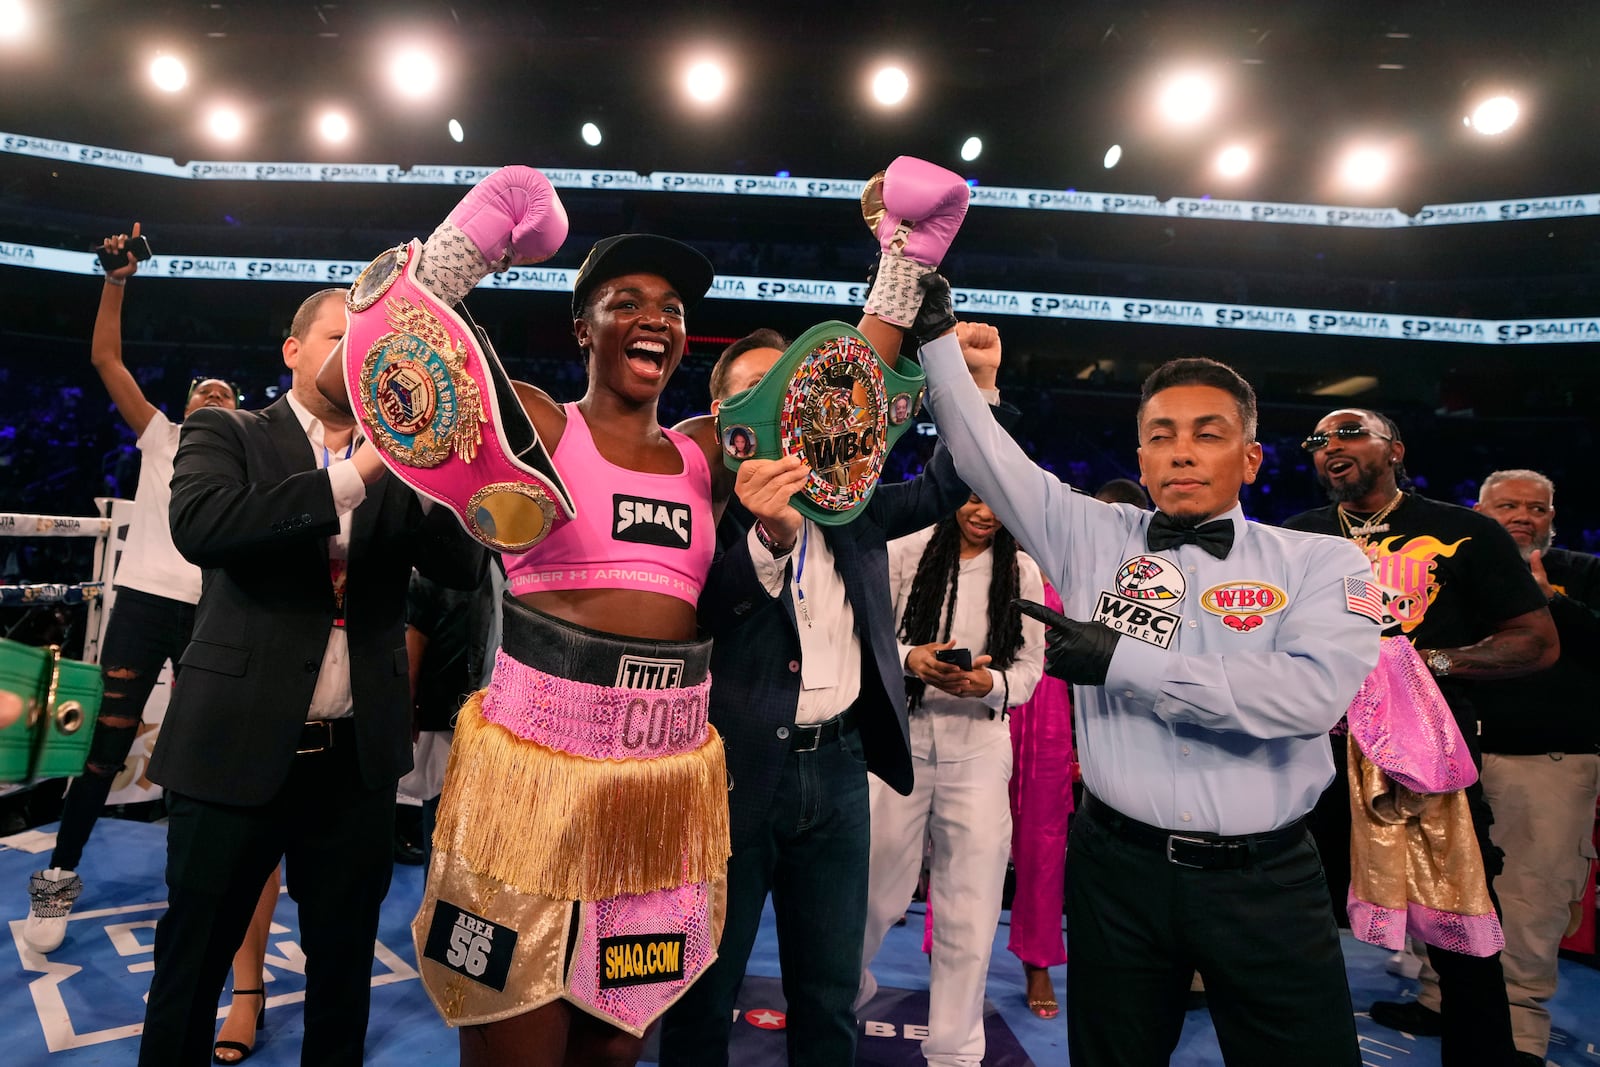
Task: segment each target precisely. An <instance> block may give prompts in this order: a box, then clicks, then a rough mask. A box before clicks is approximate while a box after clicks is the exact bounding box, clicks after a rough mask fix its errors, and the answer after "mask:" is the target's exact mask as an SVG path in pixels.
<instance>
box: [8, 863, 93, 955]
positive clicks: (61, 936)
mask: <svg viewBox="0 0 1600 1067" xmlns="http://www.w3.org/2000/svg"><path fill="white" fill-rule="evenodd" d="M82 892H83V879H82V878H79V877H78V873H77V872H76V871H65V870H62V869H61V868H60V867H52V868H50V869H49V870H47V871H34V872H33V877H31V878H29V879H28V899H29V907H28V921H27V922H25V923H23V925H22V939H23V940H24V941H26V942H27V943H28V947H30V948H32V949H33V950H34V951H35V952H39V953H48V952H54V951H55V950H56V949H58V948H60V947H61V942H62V941H64V940H65V939H66V936H67V915H68V914H69V913H70V912H71V911H72V905H73V904H74V903H76V902H77V899H78V895H79V894H80V893H82Z"/></svg>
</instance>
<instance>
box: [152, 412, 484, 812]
mask: <svg viewBox="0 0 1600 1067" xmlns="http://www.w3.org/2000/svg"><path fill="white" fill-rule="evenodd" d="M366 447H372V446H371V445H368V446H366ZM170 515H171V520H172V541H173V544H175V545H176V546H177V548H178V551H179V552H181V553H183V555H184V556H185V557H186V558H188V559H189V561H190V562H192V563H194V564H196V565H197V566H199V567H200V568H201V569H202V572H203V577H202V587H201V589H202V591H201V594H200V603H199V605H198V607H197V608H196V611H195V624H194V637H193V640H192V642H191V643H190V645H189V647H188V648H187V649H186V650H185V651H184V653H183V656H182V658H181V661H180V662H181V665H182V675H181V682H180V684H178V685H176V686H174V687H173V695H172V702H171V704H170V705H169V707H168V709H167V715H166V719H165V721H164V722H163V723H162V726H161V732H160V734H159V735H158V739H157V742H156V747H155V751H154V753H153V754H152V756H151V760H150V778H151V780H152V781H156V782H159V783H161V784H162V785H163V786H165V787H167V788H168V789H171V790H174V791H176V792H179V793H183V794H186V795H189V796H192V797H195V798H197V799H200V800H205V801H210V802H213V803H222V804H245V805H255V804H263V803H265V802H266V801H267V800H269V799H271V798H272V796H273V795H274V794H276V793H277V791H278V790H279V788H280V787H281V786H282V785H283V783H284V781H285V779H286V778H287V777H288V775H289V769H290V765H291V763H292V762H293V760H294V756H295V749H296V748H297V747H298V744H299V740H300V734H301V727H302V725H303V724H304V722H305V718H306V710H307V708H308V707H309V706H310V704H311V694H312V692H313V691H314V689H315V688H316V684H317V674H318V671H319V669H320V668H321V666H322V657H323V653H324V652H325V650H326V648H327V644H328V633H329V630H330V629H331V628H332V626H333V619H334V600H333V586H332V581H331V579H330V576H329V573H328V538H329V537H332V536H333V535H335V534H337V533H338V532H339V517H338V513H337V512H336V511H335V510H334V502H333V489H332V486H331V484H330V482H329V479H328V474H327V472H326V471H325V470H321V469H319V468H318V466H317V463H316V458H315V457H314V456H313V454H312V450H311V445H310V443H309V442H308V441H307V440H306V435H305V431H304V430H303V429H302V428H301V426H300V421H299V420H298V419H297V418H295V414H294V410H293V409H292V408H291V407H290V406H289V402H288V400H287V398H285V399H282V400H279V401H278V402H277V403H275V404H273V405H271V406H270V407H267V408H265V409H263V410H261V411H223V410H220V409H210V408H202V409H201V410H199V411H197V412H195V413H194V414H193V415H191V416H189V418H188V420H187V421H186V422H185V423H184V427H183V435H182V437H181V438H180V440H179V444H178V454H177V458H176V459H175V461H174V467H173V477H172V507H171V512H170ZM483 561H484V553H483V550H482V549H480V548H479V547H478V546H477V545H476V543H474V542H473V541H471V540H470V539H469V538H468V537H467V536H466V534H465V533H464V532H463V531H462V530H461V527H460V524H459V523H458V522H457V521H456V519H455V516H454V515H453V514H452V513H451V512H450V510H449V509H448V508H444V507H436V508H433V509H432V511H431V512H430V513H429V514H428V515H426V516H424V514H423V511H422V507H421V505H420V504H419V503H418V501H417V498H416V496H415V494H413V493H412V492H411V491H410V490H408V489H407V488H406V486H405V485H404V484H403V483H401V482H400V481H399V480H398V479H395V478H393V477H387V476H386V477H383V478H380V479H379V480H378V481H377V482H376V483H375V484H373V485H370V486H368V487H367V496H366V499H365V500H364V501H362V503H361V505H360V506H359V507H357V508H356V510H355V514H354V516H353V517H352V521H351V531H350V558H349V569H348V572H347V577H346V593H345V616H346V634H347V635H348V639H349V645H350V686H351V692H352V695H353V698H354V704H355V723H356V736H357V744H358V754H359V757H360V763H361V775H362V779H363V780H364V782H365V783H366V785H368V786H369V787H371V788H380V787H382V786H384V785H386V784H389V783H393V782H394V781H396V780H398V779H399V777H400V775H402V774H404V773H405V772H406V771H407V770H409V769H410V767H411V731H410V715H409V709H410V698H409V693H408V689H407V685H408V683H407V673H406V644H405V632H404V630H405V597H406V585H407V582H408V580H409V578H410V575H411V568H412V566H413V564H415V565H416V566H417V567H418V568H419V569H422V570H424V571H425V572H427V573H428V574H430V576H432V577H434V578H435V579H436V580H438V581H440V582H441V583H442V584H446V585H452V586H466V587H471V586H472V585H474V584H476V582H477V580H478V579H479V577H481V575H482V567H483Z"/></svg>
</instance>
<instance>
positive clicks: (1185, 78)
mask: <svg viewBox="0 0 1600 1067" xmlns="http://www.w3.org/2000/svg"><path fill="white" fill-rule="evenodd" d="M1216 106H1217V83H1216V80H1215V79H1214V78H1211V77H1208V76H1207V75H1204V74H1198V73H1188V74H1179V75H1176V76H1174V77H1172V78H1170V79H1168V80H1167V82H1166V84H1165V85H1163V86H1162V87H1161V93H1160V96H1159V97H1158V98H1157V101H1156V108H1157V110H1159V111H1160V112H1161V117H1162V118H1164V119H1166V120H1167V121H1168V122H1170V123H1172V124H1173V125H1174V126H1195V125H1198V124H1199V123H1201V122H1203V121H1204V120H1205V119H1207V118H1209V117H1210V115H1211V112H1212V111H1213V110H1214V109H1215V108H1216Z"/></svg>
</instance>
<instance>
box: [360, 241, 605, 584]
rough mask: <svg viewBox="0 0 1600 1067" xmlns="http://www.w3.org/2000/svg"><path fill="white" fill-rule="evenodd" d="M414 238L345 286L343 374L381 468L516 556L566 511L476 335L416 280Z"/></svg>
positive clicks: (534, 438)
mask: <svg viewBox="0 0 1600 1067" xmlns="http://www.w3.org/2000/svg"><path fill="white" fill-rule="evenodd" d="M421 253H422V244H421V242H419V241H415V240H414V241H412V242H411V243H410V244H409V245H401V246H399V247H396V248H391V249H389V250H388V251H387V252H385V253H383V254H382V255H381V256H379V257H378V258H377V259H375V260H373V261H372V262H371V263H370V264H369V265H368V266H367V268H366V269H365V270H363V271H362V272H361V276H360V277H358V278H357V279H356V283H355V285H354V286H352V287H351V289H350V296H349V298H348V299H347V301H346V304H345V307H346V309H347V310H348V311H349V313H350V314H349V319H350V322H349V328H348V330H347V331H346V333H345V339H344V377H345V385H346V388H347V389H348V391H349V394H350V406H351V409H352V410H353V411H354V412H355V416H356V418H357V419H359V420H360V422H361V425H362V428H363V429H364V430H365V431H366V434H367V437H368V438H369V439H370V440H371V441H372V443H373V444H374V445H376V446H377V447H378V451H379V454H380V455H381V457H382V459H383V463H384V466H386V467H388V468H389V470H391V471H392V472H394V474H395V475H396V476H397V477H399V478H400V480H401V481H403V482H405V483H406V484H407V485H409V486H411V487H412V488H413V489H415V490H417V491H418V492H419V493H422V494H424V495H426V496H428V497H430V498H432V499H434V500H436V501H438V502H439V503H441V504H444V505H445V506H447V507H449V508H450V509H451V510H453V511H454V512H455V513H456V517H457V518H458V519H460V520H461V525H462V526H463V527H465V528H466V530H467V532H468V533H469V534H471V535H472V536H473V537H475V538H476V539H477V540H479V541H481V542H482V543H484V544H485V545H488V546H489V547H490V548H493V549H496V550H498V551H501V552H523V551H526V550H527V549H529V548H532V547H533V546H534V545H536V544H538V543H539V542H540V541H542V540H544V538H545V537H546V536H547V535H548V534H549V533H550V531H551V530H552V529H553V528H554V527H555V525H556V524H557V523H558V522H564V521H566V520H568V519H571V518H572V517H573V515H574V514H575V509H574V507H573V503H572V497H571V495H570V494H568V492H567V487H566V486H565V485H564V484H562V481H561V476H560V475H559V474H557V473H556V469H555V464H554V463H552V462H551V460H550V454H549V453H548V452H547V451H546V450H545V447H544V444H543V442H541V441H540V440H539V435H538V433H537V431H535V430H534V427H533V423H532V422H531V421H530V420H529V418H528V415H527V412H525V411H524V410H523V409H522V404H521V401H519V400H518V398H517V394H516V392H515V390H513V389H512V387H511V381H510V379H509V378H507V377H506V372H505V370H504V368H502V367H501V366H500V360H499V358H498V357H496V356H495V354H494V349H493V348H491V347H490V346H489V341H488V338H486V337H484V336H483V335H482V334H481V333H480V332H479V331H478V330H477V328H476V327H475V326H474V325H472V324H470V322H469V321H468V320H466V319H464V318H463V317H462V316H461V315H459V314H457V313H456V312H455V310H453V309H452V308H449V307H447V306H445V305H444V304H442V303H441V302H440V301H439V300H438V299H437V298H435V297H434V296H433V295H432V294H431V293H430V292H429V291H428V290H427V288H426V287H425V286H423V285H422V284H420V283H419V282H418V281H417V278H416V267H417V261H418V259H419V258H420V257H421Z"/></svg>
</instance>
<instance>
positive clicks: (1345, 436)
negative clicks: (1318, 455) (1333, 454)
mask: <svg viewBox="0 0 1600 1067" xmlns="http://www.w3.org/2000/svg"><path fill="white" fill-rule="evenodd" d="M1358 437H1376V438H1377V439H1378V440H1380V441H1393V440H1394V438H1392V437H1385V436H1384V435H1383V434H1381V433H1373V432H1372V431H1371V430H1369V429H1367V428H1366V427H1365V426H1335V427H1334V428H1333V429H1331V430H1329V431H1328V432H1327V433H1323V432H1322V431H1321V430H1318V431H1317V432H1316V433H1314V434H1312V435H1311V436H1310V437H1307V438H1306V439H1305V440H1304V441H1301V442H1300V447H1301V448H1303V449H1305V450H1306V451H1307V452H1321V451H1322V450H1323V449H1324V448H1326V447H1328V442H1329V441H1330V440H1332V439H1334V438H1338V439H1339V440H1341V441H1354V440H1355V439H1356V438H1358Z"/></svg>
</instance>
